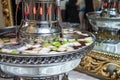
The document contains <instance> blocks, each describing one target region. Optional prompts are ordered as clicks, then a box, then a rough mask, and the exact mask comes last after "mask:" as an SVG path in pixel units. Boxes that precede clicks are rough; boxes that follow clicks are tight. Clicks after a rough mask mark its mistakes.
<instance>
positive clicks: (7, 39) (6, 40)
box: [2, 38, 10, 42]
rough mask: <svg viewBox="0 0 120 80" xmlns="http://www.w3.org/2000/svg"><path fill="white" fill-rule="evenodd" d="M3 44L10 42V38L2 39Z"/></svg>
mask: <svg viewBox="0 0 120 80" xmlns="http://www.w3.org/2000/svg"><path fill="white" fill-rule="evenodd" d="M2 40H3V42H9V41H10V40H9V38H2Z"/></svg>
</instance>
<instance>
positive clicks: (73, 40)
mask: <svg viewBox="0 0 120 80" xmlns="http://www.w3.org/2000/svg"><path fill="white" fill-rule="evenodd" d="M69 42H78V41H77V40H75V39H69Z"/></svg>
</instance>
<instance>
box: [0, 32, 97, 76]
mask: <svg viewBox="0 0 120 80" xmlns="http://www.w3.org/2000/svg"><path fill="white" fill-rule="evenodd" d="M85 33H86V34H89V36H90V37H92V39H93V43H92V44H90V45H88V46H85V47H82V48H79V49H76V50H73V51H69V52H62V53H59V52H58V53H57V54H39V55H37V54H29V55H28V54H6V53H0V68H1V71H3V72H5V73H7V74H11V75H15V76H20V77H25V76H27V77H46V76H53V75H59V74H63V73H66V72H69V71H70V70H72V69H74V68H75V67H77V66H78V65H79V63H80V61H81V59H82V57H83V56H84V55H86V54H87V53H89V52H90V51H91V50H92V49H93V47H94V44H95V37H94V35H92V34H91V33H89V32H85Z"/></svg>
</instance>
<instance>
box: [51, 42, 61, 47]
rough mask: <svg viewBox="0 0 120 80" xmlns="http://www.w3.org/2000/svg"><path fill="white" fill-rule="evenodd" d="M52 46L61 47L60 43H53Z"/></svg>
mask: <svg viewBox="0 0 120 80" xmlns="http://www.w3.org/2000/svg"><path fill="white" fill-rule="evenodd" d="M53 45H54V46H56V47H59V46H61V43H60V42H53Z"/></svg>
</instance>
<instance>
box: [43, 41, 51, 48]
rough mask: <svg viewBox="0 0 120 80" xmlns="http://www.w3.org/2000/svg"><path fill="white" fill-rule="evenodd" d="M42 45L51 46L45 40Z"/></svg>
mask: <svg viewBox="0 0 120 80" xmlns="http://www.w3.org/2000/svg"><path fill="white" fill-rule="evenodd" d="M42 46H43V47H48V46H51V44H50V43H47V42H45V43H43V44H42Z"/></svg>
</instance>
